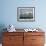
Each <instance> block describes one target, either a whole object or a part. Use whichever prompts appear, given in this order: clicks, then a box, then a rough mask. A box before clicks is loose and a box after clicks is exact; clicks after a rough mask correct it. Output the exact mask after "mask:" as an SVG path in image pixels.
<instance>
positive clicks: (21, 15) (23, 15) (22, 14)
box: [17, 7, 35, 22]
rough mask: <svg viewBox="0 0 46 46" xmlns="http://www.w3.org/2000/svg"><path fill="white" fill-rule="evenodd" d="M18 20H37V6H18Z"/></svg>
mask: <svg viewBox="0 0 46 46" xmlns="http://www.w3.org/2000/svg"><path fill="white" fill-rule="evenodd" d="M17 21H21V22H31V21H35V7H18V8H17Z"/></svg>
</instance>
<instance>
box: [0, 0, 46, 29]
mask: <svg viewBox="0 0 46 46" xmlns="http://www.w3.org/2000/svg"><path fill="white" fill-rule="evenodd" d="M0 4H1V9H0V10H1V14H0V25H1V24H3V25H5V26H7V25H9V24H13V25H14V26H15V27H16V28H29V27H30V28H36V27H41V28H43V29H45V28H46V21H45V20H46V13H45V12H46V6H45V4H46V0H45V1H44V0H0ZM26 6H27V7H35V21H34V22H18V21H17V7H26Z"/></svg>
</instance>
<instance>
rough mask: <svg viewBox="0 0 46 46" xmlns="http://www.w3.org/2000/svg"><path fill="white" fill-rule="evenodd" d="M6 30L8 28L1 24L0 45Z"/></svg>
mask: <svg viewBox="0 0 46 46" xmlns="http://www.w3.org/2000/svg"><path fill="white" fill-rule="evenodd" d="M4 28H6V27H5V25H4V24H0V43H2V36H3V34H2V32H5V31H6V30H3V29H4Z"/></svg>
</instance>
